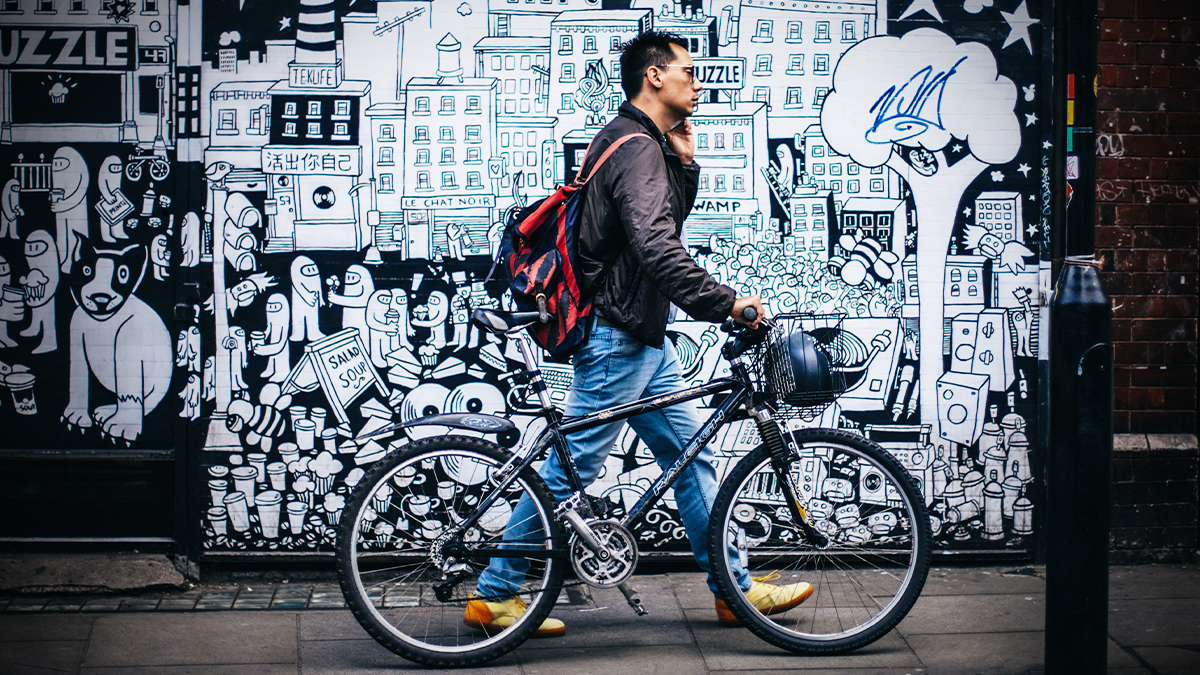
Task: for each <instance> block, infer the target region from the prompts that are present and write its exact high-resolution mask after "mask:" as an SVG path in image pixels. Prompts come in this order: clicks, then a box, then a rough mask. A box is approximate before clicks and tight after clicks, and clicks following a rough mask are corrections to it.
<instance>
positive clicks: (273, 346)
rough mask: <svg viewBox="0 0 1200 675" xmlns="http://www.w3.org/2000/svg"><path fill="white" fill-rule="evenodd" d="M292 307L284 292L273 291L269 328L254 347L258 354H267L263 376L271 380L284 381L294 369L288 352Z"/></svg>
mask: <svg viewBox="0 0 1200 675" xmlns="http://www.w3.org/2000/svg"><path fill="white" fill-rule="evenodd" d="M290 315H291V309H290V308H289V307H288V299H287V298H286V297H284V295H283V294H282V293H272V294H271V295H270V297H268V298H267V330H266V331H265V335H264V336H263V341H262V343H260V344H255V345H254V347H253V349H254V353H255V354H256V355H257V356H267V357H270V359H269V360H268V361H267V367H266V369H265V370H263V372H262V376H263V377H265V378H266V379H267V380H268V381H270V382H283V381H284V380H286V379H287V376H288V373H289V372H291V370H292V364H291V354H290V353H289V352H288V317H289V316H290Z"/></svg>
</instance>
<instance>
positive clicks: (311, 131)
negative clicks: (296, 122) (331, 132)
mask: <svg viewBox="0 0 1200 675" xmlns="http://www.w3.org/2000/svg"><path fill="white" fill-rule="evenodd" d="M304 135H305V136H307V137H308V138H320V137H321V123H320V122H309V123H308V129H307V131H305V132H304Z"/></svg>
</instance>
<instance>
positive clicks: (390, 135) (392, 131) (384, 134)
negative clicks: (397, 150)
mask: <svg viewBox="0 0 1200 675" xmlns="http://www.w3.org/2000/svg"><path fill="white" fill-rule="evenodd" d="M379 140H381V141H394V140H396V127H394V126H392V125H390V124H380V125H379Z"/></svg>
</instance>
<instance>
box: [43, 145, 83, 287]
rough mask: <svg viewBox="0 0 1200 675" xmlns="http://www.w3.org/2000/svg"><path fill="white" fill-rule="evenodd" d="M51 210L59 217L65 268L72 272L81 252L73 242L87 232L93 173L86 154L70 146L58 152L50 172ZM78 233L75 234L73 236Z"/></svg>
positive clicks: (62, 260) (60, 251) (62, 257)
mask: <svg viewBox="0 0 1200 675" xmlns="http://www.w3.org/2000/svg"><path fill="white" fill-rule="evenodd" d="M50 182H51V185H52V186H53V187H52V188H51V189H50V210H51V211H53V212H54V213H55V217H56V219H57V221H58V238H57V241H58V259H59V262H60V263H61V264H62V271H63V272H66V273H69V272H70V271H71V263H72V261H73V260H74V259H75V256H76V255H77V251H75V250H72V247H73V246H77V245H78V243H79V242H80V241H81V240H82V239H83V238H84V237H86V236H87V231H88V207H87V202H86V199H85V198H86V197H87V191H88V184H89V183H91V177H90V175H89V173H88V168H87V164H86V163H85V162H84V161H83V155H80V154H79V152H78V151H77V150H76V149H75V148H72V147H70V146H64V147H61V148H59V149H58V150H57V151H56V152H55V153H54V161H53V170H52V171H51V174H50ZM72 235H74V236H72Z"/></svg>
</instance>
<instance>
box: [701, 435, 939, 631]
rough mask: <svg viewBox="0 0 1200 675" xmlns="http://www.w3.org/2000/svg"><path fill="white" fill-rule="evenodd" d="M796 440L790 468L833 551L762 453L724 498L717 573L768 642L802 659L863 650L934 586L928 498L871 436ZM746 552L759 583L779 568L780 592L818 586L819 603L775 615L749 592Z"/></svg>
mask: <svg viewBox="0 0 1200 675" xmlns="http://www.w3.org/2000/svg"><path fill="white" fill-rule="evenodd" d="M791 437H792V440H793V441H794V442H795V444H796V447H797V448H798V449H799V456H797V457H794V458H793V459H792V461H791V463H790V466H789V472H790V473H792V475H793V480H794V481H795V482H794V483H793V484H794V485H797V486H799V487H800V490H801V493H802V494H801V498H802V499H806V500H807V501H808V508H809V513H810V515H809V521H810V522H811V523H813V524H815V526H816V529H817V531H819V532H821V533H822V534H825V535H827V536H829V537H830V543H829V545H828V546H827V547H825V548H824V549H821V548H818V547H817V546H815V545H813V544H812V543H810V542H809V541H808V539H807V537H806V536H805V535H804V534H803V533H802V532H801V531H800V529H799V528H798V527H796V526H795V525H793V524H792V517H791V514H790V511H789V509H787V506H786V504H785V503H784V501H783V497H782V494H780V492H779V489H778V487H777V486H778V483H777V482H775V481H778V480H779V476H778V475H777V474H776V471H775V468H774V465H773V463H772V461H771V455H770V453H769V451H768V450H767V448H766V447H765V446H760V447H759V448H757V449H755V450H754V451H752V452H751V453H750V454H748V455H747V456H746V457H745V458H743V459H742V460H741V461H740V462H739V463H738V464H737V465H736V466H735V467H734V468H733V470H732V471H731V472H730V474H729V476H728V477H727V478H726V479H725V481H724V482H723V483H722V485H721V488H720V490H719V491H718V493H717V498H716V501H715V503H714V505H713V511H712V518H711V521H710V526H709V559H710V560H712V561H713V563H712V564H713V566H714V571H715V572H716V574H715V575H714V576H715V577H716V581H717V585H718V587H719V588H720V590H721V594H722V595H723V597H724V598H725V599H726V604H727V606H728V607H729V609H730V610H731V611H732V612H733V614H734V616H736V617H737V618H738V619H739V620H740V621H741V623H742V625H743V626H746V627H747V628H748V629H749V630H750V631H751V632H752V633H754V634H755V635H757V636H758V637H760V638H762V639H763V640H766V641H767V642H769V643H771V644H773V645H775V646H777V647H780V648H782V649H786V650H789V651H792V652H796V653H799V654H813V655H817V654H836V653H842V652H847V651H851V650H854V649H858V648H861V647H863V646H865V645H868V644H871V643H872V642H875V641H876V640H878V639H879V638H881V637H883V636H884V635H885V634H887V633H888V632H889V631H890V630H891V629H892V628H894V627H895V626H896V624H898V623H899V622H900V621H901V620H902V619H903V618H904V616H905V615H906V614H908V612H909V610H910V609H912V606H913V603H915V602H916V600H917V597H918V596H919V595H920V593H921V589H922V588H923V587H924V585H925V579H926V576H927V575H928V573H929V564H930V549H931V539H932V536H933V535H932V532H931V529H930V524H929V516H928V514H927V512H926V509H925V502H924V500H923V498H922V497H921V492H920V490H919V489H918V487H917V484H916V481H914V480H913V478H912V477H911V476H910V475H909V474H908V472H907V471H905V470H904V468H903V467H902V466H901V465H900V463H899V462H897V461H896V459H895V458H893V457H892V456H891V455H889V454H888V453H887V451H886V450H884V449H883V448H881V447H880V446H879V445H877V444H875V443H873V442H871V441H870V440H868V439H865V438H863V437H861V436H856V435H854V434H850V433H847V432H844V431H838V430H833V429H812V430H801V431H796V432H793V433H792V434H791ZM829 478H834V481H833V482H830V481H829V480H828V479H829ZM852 479H857V481H858V483H857V484H854V483H853V482H852ZM846 507H851V508H846ZM835 508H836V514H837V515H836V516H835V512H834V509H835ZM887 514H890V515H887ZM764 517H765V520H764ZM835 518H836V519H835ZM831 519H835V520H831ZM864 522H865V523H868V525H863V523H864ZM734 556H736V557H737V560H736V562H737V564H738V566H740V567H741V568H743V569H746V570H747V571H748V572H749V573H750V575H751V576H758V575H760V574H762V571H765V570H768V569H769V570H772V571H773V572H778V573H779V578H780V579H781V581H777V582H776V583H777V584H790V583H796V582H808V583H810V584H812V585H813V592H812V595H811V596H809V597H808V599H807V600H805V601H804V602H802V603H801V604H799V605H798V606H796V607H794V608H792V609H790V610H788V611H786V612H781V613H778V614H774V615H773V616H766V615H764V614H762V613H760V612H759V611H758V610H757V609H755V608H754V606H753V605H752V604H751V602H750V601H749V600H748V599H747V598H746V596H745V595H743V593H742V592H741V589H740V588H739V587H738V584H737V580H736V577H735V576H734V575H735V572H734V562H735V560H734ZM769 576H773V574H772V575H769ZM759 578H762V577H761V576H760V577H759ZM764 580H766V579H764Z"/></svg>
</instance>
